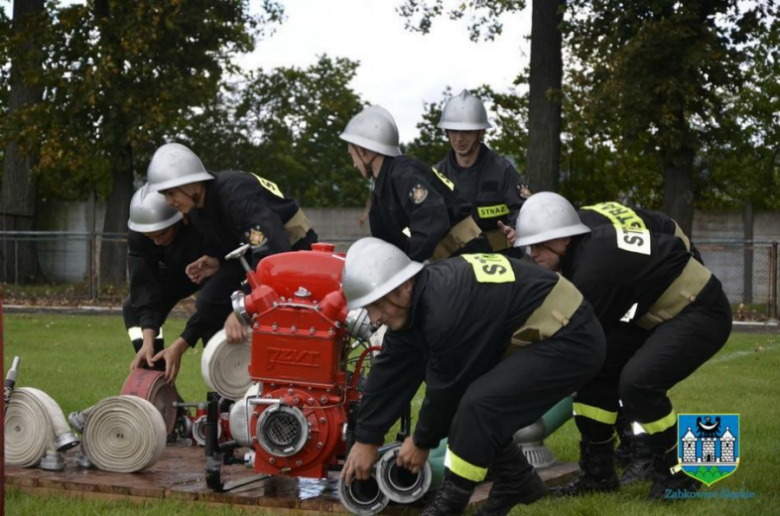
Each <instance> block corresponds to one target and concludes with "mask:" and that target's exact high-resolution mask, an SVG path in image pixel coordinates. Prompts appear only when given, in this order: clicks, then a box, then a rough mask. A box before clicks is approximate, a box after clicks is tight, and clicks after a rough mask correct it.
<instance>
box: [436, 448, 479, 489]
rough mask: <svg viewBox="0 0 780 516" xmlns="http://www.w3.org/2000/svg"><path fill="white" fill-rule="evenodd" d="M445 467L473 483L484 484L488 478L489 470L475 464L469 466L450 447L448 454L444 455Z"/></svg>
mask: <svg viewBox="0 0 780 516" xmlns="http://www.w3.org/2000/svg"><path fill="white" fill-rule="evenodd" d="M444 467H446V468H448V469H449V470H450V471H452V472H453V473H455V474H456V475H458V476H459V477H463V478H465V479H468V480H471V481H472V482H482V481H483V480H485V477H486V476H487V468H480V467H479V466H475V465H474V464H469V463H468V462H466V461H465V460H463V459H461V458H460V457H458V456H457V455H455V454H454V453H452V450H450V447H449V446H447V453H445V454H444Z"/></svg>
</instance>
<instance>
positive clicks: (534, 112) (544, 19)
mask: <svg viewBox="0 0 780 516" xmlns="http://www.w3.org/2000/svg"><path fill="white" fill-rule="evenodd" d="M564 6H565V3H564V1H563V0H533V6H532V11H533V13H532V21H531V70H530V78H529V106H528V152H527V166H526V180H527V181H528V184H529V186H530V187H531V190H533V191H535V192H538V191H555V190H557V189H558V176H559V168H560V159H561V99H560V96H561V78H562V75H563V60H562V57H561V47H562V45H563V37H562V35H561V30H560V25H561V23H562V22H563V10H564Z"/></svg>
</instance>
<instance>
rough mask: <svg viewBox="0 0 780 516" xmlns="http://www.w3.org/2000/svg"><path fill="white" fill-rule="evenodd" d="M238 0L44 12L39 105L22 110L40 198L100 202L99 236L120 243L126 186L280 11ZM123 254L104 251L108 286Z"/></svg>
mask: <svg viewBox="0 0 780 516" xmlns="http://www.w3.org/2000/svg"><path fill="white" fill-rule="evenodd" d="M262 6H263V8H264V9H265V11H264V13H265V14H264V15H263V16H260V17H253V16H250V14H249V7H248V2H246V0H191V1H188V2H182V1H180V0H174V1H170V2H151V1H143V2H124V1H120V0H88V1H87V2H86V4H84V5H69V6H64V7H61V6H59V5H57V4H56V3H55V4H47V9H48V10H49V18H50V19H51V20H54V21H53V22H52V23H49V24H48V25H46V26H43V27H41V34H42V37H43V38H44V39H45V45H44V49H45V54H44V73H43V75H42V78H41V85H42V87H43V88H44V92H45V93H44V97H43V101H42V102H41V103H40V104H39V105H38V106H37V107H36V108H35V109H30V110H25V111H24V112H23V113H20V116H22V117H25V119H26V121H27V124H28V126H33V127H35V132H36V139H37V142H36V145H37V149H38V151H39V153H38V161H37V165H36V166H35V169H34V170H35V176H36V177H37V179H38V186H39V187H40V189H41V192H42V193H54V194H55V195H57V196H58V197H60V198H62V197H64V198H83V196H85V194H86V193H87V192H89V191H96V192H97V193H98V194H99V195H100V196H102V197H103V198H105V199H106V200H107V207H108V209H107V212H106V218H105V223H104V226H103V231H104V232H106V233H124V232H125V231H126V222H127V213H128V207H129V202H130V197H131V196H132V193H133V180H134V177H135V176H137V175H141V174H142V173H143V172H144V170H145V168H146V163H147V162H148V159H149V156H150V154H151V152H152V151H153V150H154V148H155V147H157V146H158V145H159V144H161V143H163V141H164V140H165V139H166V137H168V136H169V135H173V134H176V133H178V132H179V130H180V129H181V127H182V126H183V124H184V123H185V121H186V117H187V115H188V113H189V112H190V111H191V110H192V109H193V108H197V107H199V106H203V105H206V104H208V103H209V102H210V101H211V99H212V98H213V97H214V95H215V94H216V93H217V91H218V89H219V84H220V81H221V79H222V77H223V75H224V74H225V73H231V72H234V71H236V67H235V65H234V64H233V63H232V58H233V56H234V55H235V54H236V53H238V52H246V51H250V50H252V49H253V45H254V41H255V38H256V37H257V36H259V35H260V33H261V31H262V29H263V27H264V26H265V24H266V23H271V22H275V21H278V20H279V19H280V17H281V15H282V12H281V7H280V5H279V4H278V3H276V2H274V1H272V0H265V1H264V2H263V5H262ZM125 254H126V253H125V250H124V246H122V245H110V244H108V243H107V242H104V244H103V254H102V257H101V264H102V266H103V273H104V275H106V277H107V279H108V280H109V281H121V280H123V279H124V275H125V260H126V256H125Z"/></svg>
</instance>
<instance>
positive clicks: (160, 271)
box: [127, 222, 208, 344]
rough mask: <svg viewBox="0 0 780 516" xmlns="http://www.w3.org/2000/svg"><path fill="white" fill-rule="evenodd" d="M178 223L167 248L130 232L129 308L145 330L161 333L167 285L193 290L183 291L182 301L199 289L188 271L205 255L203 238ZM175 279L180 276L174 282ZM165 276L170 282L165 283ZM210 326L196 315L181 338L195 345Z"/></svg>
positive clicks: (128, 234)
mask: <svg viewBox="0 0 780 516" xmlns="http://www.w3.org/2000/svg"><path fill="white" fill-rule="evenodd" d="M177 224H178V228H179V229H178V233H177V234H176V236H175V237H174V239H173V241H172V242H171V243H170V244H168V245H165V246H160V245H156V244H155V243H154V242H153V241H152V239H151V238H149V237H147V236H145V235H143V234H142V233H138V232H136V231H133V230H129V231H128V233H127V249H128V258H127V262H128V263H127V266H128V270H129V272H130V306H131V308H132V309H133V310H135V313H136V314H137V315H138V319H139V322H140V326H141V328H142V329H147V328H149V329H153V330H155V331H158V330H159V329H160V327H161V326H162V324H163V322H165V319H166V318H167V317H168V313H167V312H166V310H165V308H164V306H165V302H164V301H163V288H165V287H164V284H168V285H174V284H175V285H190V286H191V287H192V288H191V290H190V291H188V292H182V293H181V297H182V298H183V297H186V296H188V295H190V294H191V293H192V292H194V291H196V290H198V288H199V286H198V285H196V284H194V283H192V282H190V281H189V279H188V278H186V273H185V269H186V267H187V265H189V264H190V263H192V262H194V261H195V260H197V259H198V258H200V257H201V256H203V255H204V254H205V253H204V244H203V239H202V237H201V236H200V234H199V233H198V232H197V231H196V230H195V229H194V228H193V227H192V226H191V225H188V224H184V223H182V222H178V223H177ZM173 276H181V277H179V278H177V279H176V280H174V279H173ZM163 277H165V278H166V279H167V280H169V281H165V282H164V281H163ZM207 326H208V325H207V323H206V322H205V321H204V319H203V317H201V315H200V314H198V313H195V314H193V315H192V316H191V317H190V318H189V320H188V321H187V325H186V326H185V328H184V331H183V332H182V334H181V336H182V338H184V340H186V341H187V342H188V343H192V344H194V343H195V342H197V341H198V339H200V338H201V337H202V336H203V335H204V331H206V327H207Z"/></svg>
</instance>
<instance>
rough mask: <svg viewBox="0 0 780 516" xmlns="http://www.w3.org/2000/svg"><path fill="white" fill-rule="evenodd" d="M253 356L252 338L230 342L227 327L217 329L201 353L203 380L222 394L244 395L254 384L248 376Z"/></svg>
mask: <svg viewBox="0 0 780 516" xmlns="http://www.w3.org/2000/svg"><path fill="white" fill-rule="evenodd" d="M251 356H252V340H251V338H250V339H247V340H246V341H244V342H241V343H240V344H228V342H227V336H226V335H225V330H220V331H218V332H217V333H216V334H214V336H213V337H212V338H211V340H209V342H208V345H207V346H206V349H205V350H204V351H203V355H202V356H201V360H200V369H201V372H202V373H203V381H204V382H206V385H208V386H209V388H211V390H213V391H215V392H217V393H219V395H220V396H222V397H223V398H227V399H229V400H237V399H240V398H242V397H243V396H244V394H245V393H246V391H247V389H249V387H250V386H251V385H252V379H251V378H250V377H249V361H250V359H251Z"/></svg>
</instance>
